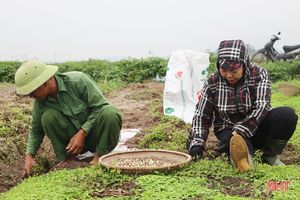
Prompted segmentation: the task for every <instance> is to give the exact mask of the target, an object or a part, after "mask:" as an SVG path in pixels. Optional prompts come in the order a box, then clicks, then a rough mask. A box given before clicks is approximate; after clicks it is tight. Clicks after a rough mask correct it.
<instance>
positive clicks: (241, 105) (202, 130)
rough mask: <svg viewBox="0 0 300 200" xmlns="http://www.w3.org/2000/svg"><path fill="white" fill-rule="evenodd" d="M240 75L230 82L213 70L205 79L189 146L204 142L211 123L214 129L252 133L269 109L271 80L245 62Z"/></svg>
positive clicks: (258, 68) (261, 70)
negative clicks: (232, 83) (241, 75)
mask: <svg viewBox="0 0 300 200" xmlns="http://www.w3.org/2000/svg"><path fill="white" fill-rule="evenodd" d="M245 66H246V67H245V68H244V69H245V74H244V76H243V78H242V79H241V80H240V81H239V82H238V83H237V84H236V85H234V86H231V85H229V84H228V83H227V82H226V81H225V79H223V78H222V77H221V75H220V73H219V71H216V72H215V73H214V74H213V75H211V76H210V78H209V79H208V80H207V81H206V82H205V84H204V86H203V89H202V91H201V93H200V98H199V102H198V103H197V105H196V110H195V114H194V117H193V122H192V132H191V135H190V144H189V149H191V148H192V147H193V146H196V145H204V144H205V143H206V140H207V137H208V129H209V127H210V126H211V125H213V127H214V132H215V133H217V132H219V131H222V130H224V129H232V130H233V131H237V132H239V133H240V134H242V135H243V136H245V137H252V136H253V135H254V134H255V132H256V130H257V128H258V126H259V123H260V122H261V121H262V120H263V119H264V117H265V116H266V115H267V113H268V111H269V110H270V109H271V104H270V97H271V84H270V81H269V78H268V73H267V71H266V70H265V69H263V68H261V67H258V66H256V65H254V64H250V63H249V64H246V65H245Z"/></svg>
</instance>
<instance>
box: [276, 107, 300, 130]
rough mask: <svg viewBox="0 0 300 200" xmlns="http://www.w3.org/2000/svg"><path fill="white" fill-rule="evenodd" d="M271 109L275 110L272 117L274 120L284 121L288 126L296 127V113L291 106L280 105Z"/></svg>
mask: <svg viewBox="0 0 300 200" xmlns="http://www.w3.org/2000/svg"><path fill="white" fill-rule="evenodd" d="M273 110H274V111H276V113H274V116H273V118H275V121H278V122H285V123H286V124H287V125H288V126H291V127H296V125H297V121H298V115H297V114H296V112H295V110H294V109H293V108H291V107H288V106H282V107H278V108H274V109H273Z"/></svg>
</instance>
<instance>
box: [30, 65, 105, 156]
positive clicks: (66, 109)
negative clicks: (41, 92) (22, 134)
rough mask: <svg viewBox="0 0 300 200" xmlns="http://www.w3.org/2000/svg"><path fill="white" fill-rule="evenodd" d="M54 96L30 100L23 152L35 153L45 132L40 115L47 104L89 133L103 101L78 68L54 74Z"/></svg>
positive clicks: (93, 84)
mask: <svg viewBox="0 0 300 200" xmlns="http://www.w3.org/2000/svg"><path fill="white" fill-rule="evenodd" d="M54 77H55V79H56V82H57V87H58V93H57V97H56V98H55V97H51V96H49V97H47V99H46V100H44V101H37V100H34V101H33V111H32V122H31V130H30V133H29V138H28V143H27V149H26V154H32V155H35V154H36V152H37V150H38V149H39V147H40V145H41V143H42V141H43V138H44V136H45V133H44V130H43V127H42V123H41V117H42V115H43V113H44V112H45V111H46V110H47V109H49V108H51V109H56V110H58V111H60V112H61V113H62V114H64V115H65V116H66V117H67V118H68V119H69V120H70V121H71V122H72V124H73V125H74V127H75V128H76V129H77V130H79V129H83V130H84V131H85V132H86V133H89V132H90V131H91V129H92V127H93V125H94V123H95V120H96V117H97V114H98V112H99V111H100V110H101V108H102V107H103V106H104V105H107V104H108V103H107V101H106V99H105V98H104V96H103V94H102V92H101V91H100V89H99V88H98V87H97V85H96V83H95V82H94V81H93V80H92V78H91V77H90V76H89V75H87V74H85V73H82V72H75V71H74V72H66V73H57V74H55V75H54Z"/></svg>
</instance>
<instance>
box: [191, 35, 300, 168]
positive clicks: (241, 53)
mask: <svg viewBox="0 0 300 200" xmlns="http://www.w3.org/2000/svg"><path fill="white" fill-rule="evenodd" d="M270 99H271V83H270V81H269V77H268V73H267V71H266V70H265V69H264V68H261V67H259V66H256V65H255V64H252V63H250V62H249V56H248V53H247V47H246V46H245V44H244V42H243V41H241V40H225V41H222V42H221V43H220V45H219V49H218V58H217V70H216V72H215V73H214V74H212V75H211V76H210V77H209V78H208V80H207V81H206V82H205V84H204V86H203V89H202V91H201V95H200V99H199V102H198V104H197V106H196V111H195V114H194V118H193V122H192V132H191V134H190V136H189V140H188V146H187V148H188V151H189V153H190V154H191V155H192V156H193V157H199V158H202V157H203V151H204V146H205V143H206V140H207V137H208V129H209V127H210V126H211V125H213V127H214V133H215V135H216V137H217V138H218V140H219V141H220V146H219V147H218V150H219V151H220V152H226V153H227V154H228V156H229V159H230V160H231V161H232V164H233V165H234V166H235V167H236V168H237V169H238V170H239V171H240V172H246V171H248V170H249V169H250V168H251V157H252V156H253V154H254V151H255V149H262V151H263V155H262V156H263V161H264V162H266V163H268V164H270V165H284V164H283V163H282V162H281V161H280V160H279V158H278V155H279V154H281V153H282V151H283V149H284V147H285V146H286V144H287V142H288V140H289V139H290V138H291V137H292V135H293V133H294V131H295V128H296V125H297V120H298V116H297V115H296V113H295V112H294V110H293V109H292V108H290V107H278V108H273V109H272V108H271V104H270Z"/></svg>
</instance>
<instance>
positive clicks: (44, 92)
mask: <svg viewBox="0 0 300 200" xmlns="http://www.w3.org/2000/svg"><path fill="white" fill-rule="evenodd" d="M57 71H58V67H57V66H53V65H46V64H44V63H42V62H40V61H38V60H30V61H27V62H25V63H23V64H22V65H21V67H20V68H19V69H18V70H17V72H16V74H15V83H16V92H17V94H18V95H24V96H29V97H31V98H34V102H33V111H32V122H31V130H30V133H29V138H28V143H27V149H26V156H25V164H24V173H23V175H24V176H26V175H29V173H30V170H31V168H32V166H33V165H35V164H36V161H35V159H34V156H35V155H36V153H37V151H38V149H39V148H40V145H41V143H42V141H43V138H44V136H45V135H47V137H48V138H49V139H50V140H51V143H52V146H53V149H54V152H55V155H56V158H57V159H58V160H59V161H61V162H60V164H59V165H60V166H62V167H63V166H66V165H67V164H68V162H70V161H71V160H72V159H73V158H74V157H75V156H76V155H78V154H79V153H84V152H86V151H91V152H95V154H94V157H93V160H92V161H91V164H95V163H97V162H98V160H99V157H100V156H102V155H104V154H107V153H109V152H110V151H112V150H113V149H114V148H115V146H116V145H117V143H118V141H119V136H120V130H121V127H122V118H121V113H120V112H119V110H117V109H116V108H115V107H113V106H111V105H109V104H108V102H107V101H106V99H105V98H104V96H103V94H102V93H101V91H100V90H99V88H98V87H97V85H96V83H95V82H94V81H93V80H92V78H91V77H90V76H88V75H87V74H84V73H82V72H75V71H74V72H66V73H58V72H57Z"/></svg>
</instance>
